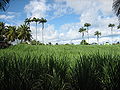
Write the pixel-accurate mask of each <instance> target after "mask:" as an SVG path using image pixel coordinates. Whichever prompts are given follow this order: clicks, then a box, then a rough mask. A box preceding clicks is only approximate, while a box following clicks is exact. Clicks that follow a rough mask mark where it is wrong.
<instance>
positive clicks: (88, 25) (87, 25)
mask: <svg viewBox="0 0 120 90" xmlns="http://www.w3.org/2000/svg"><path fill="white" fill-rule="evenodd" d="M90 26H91V24H90V23H85V24H84V27H86V28H87V34H88V43H89V31H88V30H89V27H90Z"/></svg>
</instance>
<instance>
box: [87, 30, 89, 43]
mask: <svg viewBox="0 0 120 90" xmlns="http://www.w3.org/2000/svg"><path fill="white" fill-rule="evenodd" d="M87 34H88V43H89V31H88V28H87Z"/></svg>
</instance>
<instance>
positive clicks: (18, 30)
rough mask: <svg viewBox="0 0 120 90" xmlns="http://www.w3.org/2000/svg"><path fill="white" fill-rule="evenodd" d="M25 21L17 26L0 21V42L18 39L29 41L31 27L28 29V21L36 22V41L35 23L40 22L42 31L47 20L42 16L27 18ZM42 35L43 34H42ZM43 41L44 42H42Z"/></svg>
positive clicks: (30, 38) (10, 41)
mask: <svg viewBox="0 0 120 90" xmlns="http://www.w3.org/2000/svg"><path fill="white" fill-rule="evenodd" d="M24 22H25V23H24V24H23V25H20V26H18V27H16V26H7V25H5V23H3V22H0V42H7V43H12V42H14V41H17V43H18V41H20V42H21V43H23V42H26V41H31V40H32V39H33V38H32V35H31V29H30V23H31V22H36V41H37V24H38V23H41V24H42V32H43V30H44V23H45V22H47V20H46V19H44V18H41V19H39V18H35V17H34V18H27V19H25V21H24ZM42 37H43V34H42ZM43 43H44V42H43Z"/></svg>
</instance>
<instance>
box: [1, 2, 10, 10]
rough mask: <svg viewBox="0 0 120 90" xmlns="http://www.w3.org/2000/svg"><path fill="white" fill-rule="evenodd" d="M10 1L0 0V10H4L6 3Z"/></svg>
mask: <svg viewBox="0 0 120 90" xmlns="http://www.w3.org/2000/svg"><path fill="white" fill-rule="evenodd" d="M9 2H10V0H0V10H2V11H5V10H6V5H7V4H8V3H9Z"/></svg>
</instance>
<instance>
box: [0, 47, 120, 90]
mask: <svg viewBox="0 0 120 90" xmlns="http://www.w3.org/2000/svg"><path fill="white" fill-rule="evenodd" d="M119 88H120V46H117V45H114V46H112V45H108V46H91V45H90V46H80V45H56V46H52V45H51V46H49V45H48V46H42V45H41V46H39V45H38V46H32V45H17V46H12V47H10V48H8V49H1V50H0V90H119Z"/></svg>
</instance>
